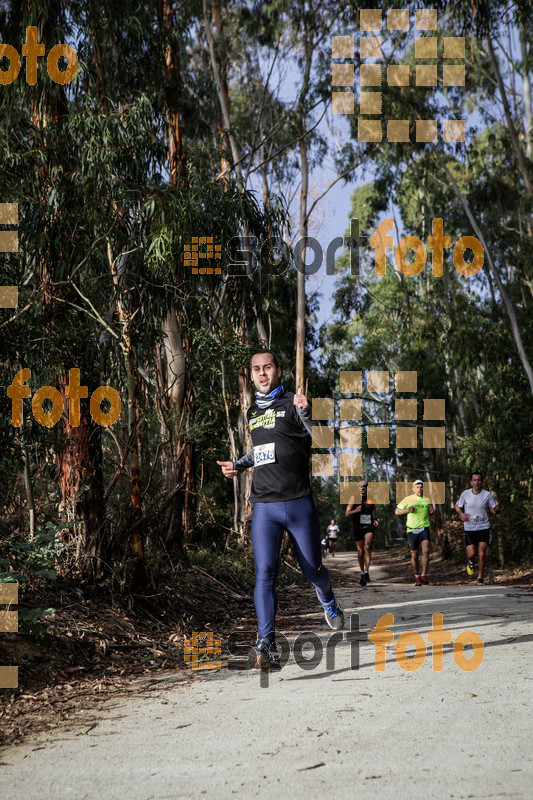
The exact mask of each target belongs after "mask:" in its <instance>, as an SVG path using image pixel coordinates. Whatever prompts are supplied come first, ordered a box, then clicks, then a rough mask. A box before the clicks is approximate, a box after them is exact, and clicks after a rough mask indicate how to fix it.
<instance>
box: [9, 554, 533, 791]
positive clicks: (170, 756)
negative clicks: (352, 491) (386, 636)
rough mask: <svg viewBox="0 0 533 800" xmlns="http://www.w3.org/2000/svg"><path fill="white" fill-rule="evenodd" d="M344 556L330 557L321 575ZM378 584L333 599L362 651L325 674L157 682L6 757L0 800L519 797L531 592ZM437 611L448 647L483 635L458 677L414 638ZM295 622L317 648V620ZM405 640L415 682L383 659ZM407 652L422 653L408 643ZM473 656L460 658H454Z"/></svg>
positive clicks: (343, 648)
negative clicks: (467, 635)
mask: <svg viewBox="0 0 533 800" xmlns="http://www.w3.org/2000/svg"><path fill="white" fill-rule="evenodd" d="M353 559H354V556H353V554H340V555H339V556H337V557H336V558H335V571H337V570H340V571H344V570H345V569H346V568H348V566H352V565H353V563H354V561H353ZM332 563H333V560H332V559H328V566H329V565H330V564H332ZM384 575H385V573H383V572H382V571H381V572H380V570H378V569H374V570H373V577H374V580H373V582H372V584H370V585H369V586H368V587H367V588H366V589H365V590H362V589H359V587H357V588H356V587H355V585H354V588H353V589H352V588H349V589H344V590H341V591H340V592H339V595H340V599H341V602H343V604H344V607H345V609H346V611H347V614H348V615H350V614H356V613H357V614H359V618H358V623H359V628H360V633H359V637H358V638H359V639H360V641H357V640H356V639H354V640H353V641H351V642H350V641H347V640H345V641H343V642H341V643H339V644H337V645H336V647H335V650H334V653H335V658H334V665H333V664H330V667H332V668H331V669H327V668H326V659H325V655H324V657H323V658H322V660H321V663H320V664H315V665H314V668H313V669H311V670H304V669H302V668H301V667H300V666H299V665H298V664H297V663H295V661H294V659H293V658H292V657H291V660H290V661H289V663H288V664H287V665H286V666H285V667H284V669H283V670H282V671H281V673H279V674H276V675H270V676H268V687H266V686H261V683H260V676H259V673H258V672H257V671H253V672H246V671H235V670H227V669H223V670H222V671H220V672H216V673H205V674H204V673H201V674H200V673H197V674H198V675H199V676H200V677H199V678H198V679H197V680H194V681H189V680H184V679H183V677H182V676H178V675H175V674H167V675H163V676H161V678H160V684H159V688H158V690H157V691H156V692H152V693H140V694H139V695H133V696H128V697H126V698H124V699H120V700H117V699H116V698H115V699H112V700H110V701H109V703H108V704H107V705H106V706H105V707H104V708H103V709H101V710H99V711H97V712H92V711H91V712H88V714H87V718H88V721H87V722H86V723H83V722H81V723H80V724H79V725H78V726H77V727H75V728H74V729H72V730H70V731H65V730H62V731H61V732H58V733H57V735H55V736H53V735H52V736H50V734H48V736H47V737H44V736H42V737H38V738H36V739H34V740H33V741H31V742H26V743H25V744H23V745H21V746H18V747H13V748H10V749H7V750H4V751H3V753H2V759H1V760H2V766H0V783H1V785H2V786H3V791H2V797H5V798H6V800H7V798H9V800H70V799H71V798H72V799H73V800H92V799H93V798H98V800H177V798H202V797H204V796H209V797H215V796H216V797H217V798H233V797H236V796H238V797H241V798H246V800H247V799H248V798H267V797H268V798H269V800H271V799H272V798H285V797H287V798H296V799H297V800H299V798H305V800H310V799H311V798H313V799H314V798H339V799H340V798H342V799H343V800H344V799H345V798H348V797H352V796H356V797H357V796H361V797H363V798H364V800H373V799H374V798H376V800H377V799H378V798H379V800H388V798H391V800H403V799H404V798H406V799H407V798H409V800H418V798H420V799H422V798H424V800H427V798H438V800H441V798H506V797H509V798H531V797H533V769H532V763H531V753H532V748H531V733H530V730H531V724H530V723H531V710H530V709H531V699H532V687H533V671H532V667H531V664H532V663H533V615H532V604H533V594H532V593H531V591H528V590H526V589H520V588H516V587H512V588H505V587H496V586H485V587H477V586H475V585H471V584H470V585H466V584H465V585H464V586H429V587H421V588H417V587H414V586H405V585H401V584H399V583H393V582H387V581H385V580H383V579H382V580H380V577H381V578H383V577H384ZM356 602H357V608H356ZM387 613H392V614H393V615H394V622H393V624H392V625H391V627H390V629H389V630H391V631H392V633H393V634H394V642H393V643H392V644H387V645H386V663H385V669H384V671H381V672H379V671H376V669H375V657H376V652H377V647H376V645H375V644H373V643H372V642H371V641H369V639H368V634H369V632H370V631H371V630H372V629H373V628H374V627H375V625H376V622H377V621H378V620H379V619H380V618H381V617H382V616H383V615H384V614H387ZM438 613H440V614H442V615H443V620H444V628H445V629H447V630H450V631H451V637H452V641H454V640H455V639H456V637H457V636H458V635H459V634H461V633H462V632H464V631H467V630H469V631H474V633H477V634H478V636H480V637H481V640H482V642H483V645H484V654H483V660H482V662H481V664H480V665H479V666H478V667H477V669H475V670H471V671H466V670H465V669H464V668H461V665H462V666H463V667H464V666H465V665H468V662H466V661H465V662H464V663H463V662H460V666H458V665H457V664H456V663H455V660H454V655H453V651H452V644H451V643H450V644H445V645H444V647H443V651H444V652H443V658H442V670H441V671H434V670H433V668H432V665H433V658H432V652H431V646H430V645H429V642H428V631H430V629H431V627H432V615H433V614H438ZM308 621H309V628H308V629H309V631H310V632H316V633H320V634H321V637H322V645H323V647H324V648H325V646H326V643H327V640H328V634H327V631H325V630H324V628H323V626H322V625H321V623H320V616H319V614H318V612H317V613H316V614H311V615H309V618H308ZM356 621H357V618H355V617H354V618H353V620H352V626H353V627H355V622H356ZM306 622H307V621H306ZM407 630H411V631H416V632H417V633H418V634H419V635H420V636H421V637H422V639H423V640H424V642H425V645H426V647H427V655H426V657H425V660H424V662H423V663H422V664H421V666H420V667H419V669H417V670H416V671H406V670H405V669H403V668H402V666H401V665H400V664H399V663H398V662H397V660H396V656H395V643H396V641H397V640H398V637H399V636H400V634H402V633H405V632H406V631H407ZM284 632H285V633H287V634H288V633H289V632H288V631H284ZM415 638H416V637H415ZM309 647H310V645H309ZM418 647H419V651H420V657H422V646H421V643H420V640H418ZM331 649H332V648H331V647H330V650H331ZM461 652H462V651H461ZM476 652H477V653H479V651H476ZM413 653H414V649H413V648H410V649H409V648H408V649H407V651H406V655H407V656H408V657H410V656H411V655H412V654H413ZM473 654H474V656H475V653H474V651H473V650H472V648H471V647H469V646H467V648H466V649H465V650H464V657H465V659H466V658H470V657H473ZM304 655H306V656H307V655H309V656H311V651H310V649H309V650H308V651H304ZM357 655H358V658H359V663H358V665H357V664H356V658H357ZM459 657H460V654H458V658H459ZM354 663H355V665H356V666H358V668H357V669H353V668H352V667H353V666H354Z"/></svg>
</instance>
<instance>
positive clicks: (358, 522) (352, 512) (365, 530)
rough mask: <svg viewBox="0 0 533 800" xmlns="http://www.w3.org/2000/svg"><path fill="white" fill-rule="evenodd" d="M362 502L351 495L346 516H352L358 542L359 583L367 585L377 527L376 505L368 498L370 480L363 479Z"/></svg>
mask: <svg viewBox="0 0 533 800" xmlns="http://www.w3.org/2000/svg"><path fill="white" fill-rule="evenodd" d="M359 486H360V489H361V502H360V503H358V504H356V503H355V497H353V496H352V497H350V502H349V504H348V507H347V509H346V516H347V517H351V518H352V526H353V532H354V536H355V542H356V544H357V558H358V561H359V568H360V570H361V577H360V578H359V583H360V584H361V586H366V585H367V583H370V575H369V574H368V569H369V567H370V560H371V558H372V537H373V535H374V528H375V527H377V524H378V521H377V519H376V506H375V505H374V503H369V502H368V500H367V492H368V482H367V481H361V483H360V484H359Z"/></svg>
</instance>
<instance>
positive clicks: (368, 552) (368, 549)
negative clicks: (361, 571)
mask: <svg viewBox="0 0 533 800" xmlns="http://www.w3.org/2000/svg"><path fill="white" fill-rule="evenodd" d="M372 536H373V533H372V531H369V532H368V533H365V581H366V583H369V581H370V576H369V574H368V569H369V567H370V560H371V558H372Z"/></svg>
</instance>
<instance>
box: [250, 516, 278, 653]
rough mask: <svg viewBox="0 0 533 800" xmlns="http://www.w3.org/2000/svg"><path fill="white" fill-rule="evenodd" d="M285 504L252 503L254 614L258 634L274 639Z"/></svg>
mask: <svg viewBox="0 0 533 800" xmlns="http://www.w3.org/2000/svg"><path fill="white" fill-rule="evenodd" d="M284 506H285V504H284V503H254V510H253V516H252V545H253V550H254V561H255V589H254V603H255V610H256V613H257V636H258V639H264V640H265V641H267V642H273V641H274V640H275V627H276V610H277V598H276V579H277V577H278V570H279V552H280V547H281V540H282V537H283V531H284V528H285V516H286V515H285V509H284Z"/></svg>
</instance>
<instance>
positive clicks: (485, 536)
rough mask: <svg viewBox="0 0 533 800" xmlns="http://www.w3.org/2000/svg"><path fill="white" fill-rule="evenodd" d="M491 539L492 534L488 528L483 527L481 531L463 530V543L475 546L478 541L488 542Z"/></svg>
mask: <svg viewBox="0 0 533 800" xmlns="http://www.w3.org/2000/svg"><path fill="white" fill-rule="evenodd" d="M491 539H492V534H491V532H490V528H483V530H481V531H465V545H466V546H467V547H468V545H469V544H470V545H472V546H473V547H475V546H476V545H478V544H479V543H480V542H486V543H487V544H490V542H491Z"/></svg>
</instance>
